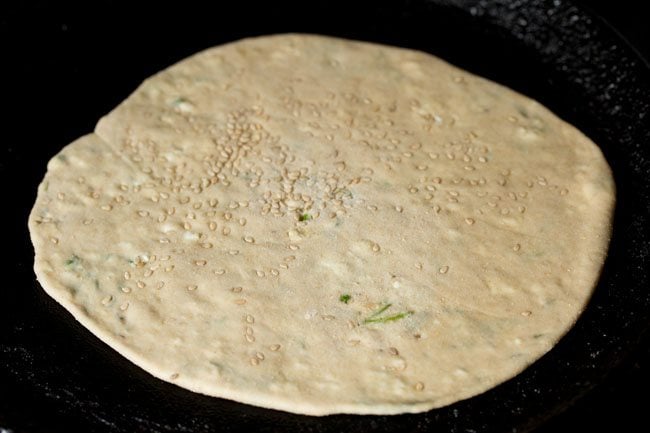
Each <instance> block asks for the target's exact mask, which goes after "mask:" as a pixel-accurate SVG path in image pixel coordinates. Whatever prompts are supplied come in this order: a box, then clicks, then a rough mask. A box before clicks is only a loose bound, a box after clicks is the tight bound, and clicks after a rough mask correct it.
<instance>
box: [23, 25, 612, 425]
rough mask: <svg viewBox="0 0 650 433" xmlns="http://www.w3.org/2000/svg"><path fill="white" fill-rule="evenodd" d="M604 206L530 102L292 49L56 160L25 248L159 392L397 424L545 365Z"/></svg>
mask: <svg viewBox="0 0 650 433" xmlns="http://www.w3.org/2000/svg"><path fill="white" fill-rule="evenodd" d="M614 198H615V191H614V182H613V179H612V175H611V172H610V169H609V167H608V165H607V163H606V161H605V159H604V158H603V155H602V154H601V152H600V150H599V148H598V147H597V146H596V145H595V144H594V143H593V142H591V141H590V140H589V139H588V138H586V137H585V136H584V135H583V134H582V133H580V132H579V131H578V130H576V129H575V128H574V127H572V126H571V125H569V124H567V123H565V122H563V121H562V120H560V119H559V118H558V117H556V116H555V115H554V114H552V113H551V112H550V111H549V110H548V109H546V108H544V107H543V106H541V105H540V104H539V103H537V102H535V101H533V100H531V99H529V98H527V97H524V96H522V95H520V94H518V93H516V92H513V91H511V90H509V89H507V88H505V87H503V86H501V85H498V84H495V83H493V82H491V81H488V80H486V79H483V78H480V77H477V76H475V75H472V74H470V73H468V72H465V71H463V70H460V69H458V68H456V67H453V66H451V65H449V64H447V63H445V62H444V61H442V60H440V59H438V58H436V57H433V56H431V55H429V54H425V53H422V52H417V51H413V50H407V49H401V48H395V47H388V46H381V45H376V44H370V43H363V42H355V41H348V40H342V39H336V38H329V37H322V36H312V35H296V34H290V35H276V36H266V37H260V38H251V39H244V40H241V41H237V42H234V43H230V44H227V45H223V46H218V47H215V48H211V49H208V50H206V51H203V52H201V53H198V54H196V55H194V56H192V57H190V58H188V59H185V60H183V61H181V62H180V63H177V64H175V65H173V66H171V67H169V68H168V69H165V70H164V71H162V72H160V73H158V74H156V75H154V76H153V77H151V78H149V79H147V80H146V81H144V83H143V84H142V85H141V86H140V87H138V89H137V90H136V91H135V92H134V93H133V94H131V95H130V96H129V97H128V98H127V99H126V100H125V101H124V102H123V103H121V104H120V105H119V106H117V107H116V108H115V109H114V110H113V111H112V112H110V113H109V114H108V115H107V116H105V117H103V118H102V119H101V120H100V121H99V123H98V124H97V126H96V128H95V131H94V133H91V134H88V135H86V136H83V137H81V138H79V139H78V140H76V141H74V142H73V143H71V144H69V145H68V146H66V147H65V148H64V149H63V150H62V151H61V152H60V153H59V154H58V155H56V156H55V157H54V158H53V159H52V160H51V161H50V162H49V164H48V167H47V174H46V175H45V178H44V180H43V182H42V183H41V185H40V186H39V189H38V197H37V199H36V202H35V204H34V208H33V210H32V213H31V215H30V218H29V229H30V234H31V238H32V242H33V244H34V249H35V254H36V257H35V264H34V268H35V272H36V275H37V277H38V280H39V281H40V283H41V284H42V286H43V288H44V289H45V291H46V292H47V293H48V294H49V295H51V296H52V297H53V298H54V299H56V300H57V301H58V302H59V303H61V304H62V305H63V306H64V307H65V308H66V309H67V310H68V311H70V313H72V314H73V315H74V317H75V318H76V319H77V320H79V321H80V322H81V323H82V324H83V325H84V326H85V327H87V328H88V329H89V330H90V331H91V332H92V333H94V334H96V335H97V336H98V337H99V338H100V339H102V340H103V341H105V342H106V343H107V344H108V345H110V346H111V347H113V348H114V349H115V350H117V351H118V352H119V353H121V354H122V355H124V356H125V357H126V358H128V359H129V360H131V361H132V362H134V363H135V364H137V365H138V366H140V367H142V368H143V369H145V370H146V371H148V372H149V373H151V374H152V375H154V376H156V377H158V378H160V379H162V380H165V381H169V382H173V383H175V384H177V385H179V386H181V387H184V388H187V389H190V390H193V391H196V392H199V393H204V394H208V395H212V396H217V397H223V398H228V399H232V400H236V401H240V402H244V403H249V404H253V405H258V406H263V407H267V408H274V409H280V410H284V411H290V412H296V413H301V414H311V415H325V414H332V413H358V414H395V413H402V412H421V411H426V410H429V409H432V408H437V407H441V406H444V405H448V404H450V403H453V402H456V401H458V400H461V399H466V398H469V397H472V396H475V395H477V394H480V393H482V392H485V391H486V390H488V389H490V388H492V387H494V386H495V385H497V384H499V383H501V382H503V381H505V380H508V379H510V378H512V377H513V376H515V375H516V374H518V373H519V372H521V371H522V370H523V369H525V368H526V367H527V366H528V365H530V364H531V363H532V362H534V361H535V360H536V359H538V358H539V357H540V356H542V355H543V354H544V353H546V352H547V351H548V350H550V349H551V348H552V347H553V345H554V344H555V343H556V342H557V341H558V340H559V339H560V338H561V337H562V336H563V335H564V334H565V332H566V331H567V330H568V329H569V328H570V327H571V326H572V324H573V323H574V322H575V320H576V319H577V317H578V315H579V314H580V312H581V311H582V310H583V309H584V306H585V305H586V303H587V301H588V300H589V297H590V295H591V293H592V291H593V289H594V287H595V285H596V282H597V279H598V276H599V273H600V269H601V267H602V264H603V261H604V258H605V256H606V251H607V246H608V242H609V236H610V231H611V216H612V209H613V204H614ZM54 362H56V361H55V360H54Z"/></svg>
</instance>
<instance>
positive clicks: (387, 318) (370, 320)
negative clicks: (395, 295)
mask: <svg viewBox="0 0 650 433" xmlns="http://www.w3.org/2000/svg"><path fill="white" fill-rule="evenodd" d="M392 305H393V304H386V305H384V306H383V307H381V308H380V309H379V310H377V311H375V312H374V313H372V314H371V315H370V317H368V318H366V319H364V321H363V324H364V325H365V324H368V323H386V322H394V321H396V320H400V319H404V318H405V317H408V316H410V315H411V314H413V311H404V312H401V313H397V314H393V315H392V316H382V317H380V315H381V313H383V312H384V311H386V310H388V309H389V308H390V307H391V306H392Z"/></svg>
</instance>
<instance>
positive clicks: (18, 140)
mask: <svg viewBox="0 0 650 433" xmlns="http://www.w3.org/2000/svg"><path fill="white" fill-rule="evenodd" d="M134 3H135V2H131V3H130V4H129V3H127V2H124V3H121V2H116V1H106V0H103V1H96V2H85V3H83V4H82V5H74V6H73V5H63V4H56V5H50V4H48V3H42V2H41V3H39V2H37V3H34V4H30V6H28V7H24V9H22V10H12V11H9V12H7V14H6V16H5V17H4V18H0V19H2V21H0V41H2V42H0V43H2V45H0V48H2V52H3V53H4V54H5V58H6V59H10V60H11V61H10V62H6V63H5V62H3V63H4V65H3V68H2V69H3V71H2V72H0V73H1V74H2V76H1V78H2V83H3V84H4V97H5V98H4V104H3V105H4V110H6V111H8V112H10V117H4V119H9V122H6V124H5V125H4V127H3V129H4V130H5V132H6V134H5V135H4V137H5V139H3V141H4V140H6V141H5V143H4V144H3V146H1V147H2V149H1V150H0V151H1V152H2V153H1V154H0V176H1V181H2V185H3V186H4V189H3V193H4V195H5V200H4V201H3V212H2V214H3V218H4V224H3V225H2V227H5V228H7V230H6V231H5V233H4V237H5V238H6V239H7V242H5V243H4V244H3V245H5V247H6V248H5V252H6V253H8V255H7V256H6V257H5V263H4V272H3V273H2V275H3V276H5V279H4V281H3V284H2V288H1V289H0V311H1V312H0V427H2V426H3V423H6V424H7V425H9V426H12V425H15V426H21V428H24V429H25V431H30V432H45V431H47V432H57V431H70V430H71V429H73V430H84V431H100V432H128V433H131V432H149V431H154V432H211V431H226V432H239V431H256V432H274V431H307V432H340V431H360V432H388V431H400V432H410V431H441V432H442V431H444V432H471V431H475V432H479V431H480V432H492V431H507V432H515V431H516V432H519V431H527V430H530V429H532V428H534V427H535V426H537V425H538V424H540V423H541V422H542V421H543V420H544V419H546V418H548V417H550V416H552V415H553V414H555V413H557V412H558V411H560V410H561V409H562V408H564V407H565V406H566V405H567V404H568V403H569V402H571V401H572V400H574V399H576V398H578V397H579V396H581V395H583V394H584V393H586V392H587V391H589V390H590V389H591V388H593V387H594V386H595V385H596V384H597V383H599V382H600V381H601V380H602V378H603V377H604V376H605V375H606V374H607V372H609V371H610V370H611V369H612V368H614V367H615V366H616V365H617V364H618V363H619V362H620V360H621V359H624V358H625V356H626V354H627V353H628V351H629V350H631V349H632V348H634V347H635V346H636V345H637V344H638V341H639V338H640V337H641V335H642V334H643V332H645V330H646V328H647V327H648V320H649V318H650V291H648V290H647V287H648V286H649V285H650V281H649V278H648V277H649V272H650V271H649V268H650V267H649V266H648V265H649V262H650V220H649V210H648V206H649V203H650V181H649V180H648V176H649V175H650V147H649V146H650V108H649V105H650V72H649V70H648V67H647V65H645V64H644V63H643V62H642V61H641V60H640V59H639V57H638V55H637V54H636V53H635V52H634V51H633V50H631V49H630V48H629V47H628V46H627V45H626V44H625V43H624V42H623V41H622V40H621V39H620V37H619V36H618V35H617V34H616V33H615V32H613V31H612V30H611V29H609V28H608V27H607V26H605V25H603V23H602V22H600V21H599V20H598V19H597V18H595V17H594V16H593V15H591V14H590V13H589V12H587V11H584V10H582V9H579V8H577V7H575V6H573V5H571V4H570V3H567V2H565V1H562V0H555V1H542V0H519V1H507V0H436V1H433V0H431V1H423V0H420V1H415V0H412V1H409V0H403V1H390V2H383V1H374V2H370V1H368V2H366V1H357V2H352V1H348V2H344V1H328V2H316V1H312V2H297V3H291V2H270V1H269V2H255V3H252V2H248V1H241V2H234V1H233V2H229V3H228V4H223V3H222V2H212V3H211V4H212V5H211V6H206V5H201V4H190V3H184V2H181V3H173V7H172V6H170V7H166V6H164V5H162V4H156V3H151V4H145V3H138V5H135V4H134ZM12 16H23V17H29V20H21V21H18V20H14V21H12V20H11V19H10V18H11V17H12ZM289 31H294V32H307V33H321V34H327V35H333V36H339V37H347V38H353V39H361V40H368V41H373V42H379V43H386V44H391V45H398V46H404V47H409V48H416V49H420V50H423V51H427V52H430V53H432V54H435V55H437V56H439V57H442V58H444V59H446V60H447V61H450V62H451V63H454V64H456V65H457V66H460V67H462V68H465V69H467V70H469V71H471V72H474V73H477V74H479V75H482V76H485V77H487V78H490V79H493V80H495V81H498V82H500V83H503V84H505V85H507V86H509V87H511V88H514V89H515V90H518V91H520V92H522V93H524V94H526V95H528V96H531V97H533V98H535V99H537V100H538V101H540V102H541V103H543V104H544V105H546V106H547V107H549V108H550V109H551V110H553V111H554V112H555V113H556V114H558V115H560V117H562V118H564V119H565V120H567V121H569V122H570V123H572V124H574V125H575V126H577V127H578V128H579V129H581V130H582V131H583V132H585V133H586V134H587V135H588V136H589V137H590V138H592V139H593V140H594V141H595V142H596V143H597V144H599V145H600V146H601V148H602V149H603V152H604V154H605V156H606V158H607V159H608V161H609V163H610V165H611V167H612V169H613V171H614V176H615V180H616V183H617V189H618V193H617V207H616V213H615V220H614V234H613V238H612V243H611V246H610V253H609V256H608V259H607V262H606V264H605V268H604V272H603V275H602V276H601V280H600V282H599V285H598V287H597V290H596V292H595V294H594V296H593V298H592V300H591V302H590V304H589V306H588V309H587V310H586V312H585V313H584V315H583V316H582V317H581V318H580V320H579V321H578V323H577V325H576V326H575V327H574V328H573V329H572V330H571V331H570V332H569V333H568V334H567V335H566V336H565V338H564V339H563V340H562V341H561V342H560V343H559V344H558V346H556V347H555V348H554V349H553V350H552V351H551V352H549V353H548V354H547V355H546V356H544V357H543V358H542V359H540V360H539V361H538V362H536V363H535V364H533V365H532V366H531V367H530V368H528V369H527V370H526V371H524V372H523V373H522V374H520V375H519V376H517V377H515V378H514V379H512V380H510V381H508V382H506V383H504V384H502V385H500V386H498V387H497V388H495V389H493V390H490V391H488V392H486V393H485V394H483V395H480V396H477V397H474V398H472V399H469V400H466V401H462V402H459V403H456V404H454V405H452V406H449V407H445V408H442V409H437V410H433V411H431V412H427V413H423V414H417V415H398V416H351V415H334V416H328V417H322V418H315V417H306V416H299V415H294V414H288V413H284V412H278V411H272V410H266V409H261V408H256V407H252V406H247V405H243V404H239V403H235V402H231V401H227V400H221V399H215V398H210V397H206V396H202V395H198V394H194V393H191V392H189V391H186V390H184V389H181V388H178V387H176V386H174V385H171V384H168V383H165V382H162V381H159V380H157V379H154V378H153V377H151V376H150V375H148V374H147V373H145V372H144V371H142V370H140V369H139V368H137V367H135V366H134V365H133V364H131V363H130V362H128V361H127V360H125V359H124V358H122V357H121V356H119V355H118V354H116V353H115V352H114V351H113V350H111V349H110V348H108V347H107V346H105V345H104V344H103V343H101V342H100V341H99V340H98V339H97V338H95V337H94V336H93V335H92V334H90V333H89V332H88V331H86V330H85V329H84V328H83V327H82V326H81V325H79V324H78V323H77V322H75V321H74V319H72V317H71V316H70V315H69V314H68V313H67V312H66V311H65V310H64V309H63V308H62V307H60V306H59V305H58V304H56V303H55V302H54V301H53V300H52V299H50V298H49V297H48V296H47V295H46V294H45V293H44V292H43V291H42V289H41V288H40V287H39V286H38V283H37V282H36V280H35V277H34V274H33V271H32V265H33V250H32V247H31V244H30V242H29V237H28V233H27V227H26V221H27V215H28V213H29V210H30V208H31V205H32V204H33V201H34V198H35V194H36V186H37V184H38V183H39V182H40V180H41V179H42V176H43V174H44V172H45V164H46V162H47V160H48V159H49V158H50V157H51V156H52V155H54V154H55V153H56V152H57V151H58V150H59V149H60V148H61V147H63V146H64V145H66V144H67V143H69V142H70V141H72V140H73V139H75V138H77V137H78V136H80V135H82V134H85V133H87V132H90V131H91V130H92V129H93V127H94V124H95V122H96V120H97V119H98V118H99V117H100V116H101V115H103V114H105V113H106V112H108V111H109V110H110V109H112V108H113V107H114V106H115V105H116V104H117V103H118V102H120V101H121V100H122V99H124V98H125V97H126V96H127V95H128V94H129V93H130V92H131V91H132V90H133V89H135V87H136V86H137V85H138V84H139V83H140V82H141V81H142V80H143V79H145V78H146V77H148V76H150V75H151V74H153V73H155V72H157V71H159V70H160V69H163V68H164V67H166V66H168V65H170V64H171V63H174V62H176V61H178V60H180V59H182V58H184V57H186V56H188V55H190V54H193V53H195V52H196V51H199V50H201V49H203V48H207V47H210V46H214V45H217V44H221V43H225V42H228V41H232V40H235V39H239V38H242V37H246V36H253V35H261V34H270V33H280V32H289ZM12 41H13V42H12ZM7 276H8V278H7ZM14 428H17V427H14ZM0 431H2V429H1V428H0Z"/></svg>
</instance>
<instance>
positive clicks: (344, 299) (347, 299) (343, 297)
mask: <svg viewBox="0 0 650 433" xmlns="http://www.w3.org/2000/svg"><path fill="white" fill-rule="evenodd" d="M350 299H352V296H350V295H348V294H347V293H344V294H342V295H341V296H339V301H341V302H343V303H344V304H347V303H348V302H350Z"/></svg>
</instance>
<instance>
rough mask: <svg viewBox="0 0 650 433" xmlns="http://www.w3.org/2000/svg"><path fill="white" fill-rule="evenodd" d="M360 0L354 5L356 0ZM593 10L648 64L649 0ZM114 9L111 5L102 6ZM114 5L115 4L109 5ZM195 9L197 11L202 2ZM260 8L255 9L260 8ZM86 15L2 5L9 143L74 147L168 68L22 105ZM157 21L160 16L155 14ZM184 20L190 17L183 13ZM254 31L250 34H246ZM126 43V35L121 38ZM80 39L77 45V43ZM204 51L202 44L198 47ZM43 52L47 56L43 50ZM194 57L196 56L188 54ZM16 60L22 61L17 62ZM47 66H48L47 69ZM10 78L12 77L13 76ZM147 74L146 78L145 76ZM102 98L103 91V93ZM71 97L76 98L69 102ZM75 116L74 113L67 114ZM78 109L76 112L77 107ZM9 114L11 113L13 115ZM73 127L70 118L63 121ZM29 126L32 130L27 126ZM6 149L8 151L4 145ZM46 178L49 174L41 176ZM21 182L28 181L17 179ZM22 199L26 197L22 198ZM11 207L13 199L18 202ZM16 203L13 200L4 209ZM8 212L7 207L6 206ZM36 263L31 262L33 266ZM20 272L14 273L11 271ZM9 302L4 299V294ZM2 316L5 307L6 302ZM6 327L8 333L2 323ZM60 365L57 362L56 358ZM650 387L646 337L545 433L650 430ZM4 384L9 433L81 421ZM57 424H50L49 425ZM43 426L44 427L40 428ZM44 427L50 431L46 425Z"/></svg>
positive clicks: (153, 43)
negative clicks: (35, 135)
mask: <svg viewBox="0 0 650 433" xmlns="http://www.w3.org/2000/svg"><path fill="white" fill-rule="evenodd" d="M350 1H353V0H350ZM577 3H579V4H581V5H583V6H584V7H586V8H589V9H591V10H593V11H595V12H596V13H597V14H598V15H600V16H601V17H604V18H605V20H606V21H607V22H608V23H609V24H610V25H612V26H613V27H615V28H616V29H617V31H618V32H619V33H620V34H621V35H622V36H623V37H624V38H626V39H627V40H628V41H629V42H630V43H631V44H632V45H633V46H634V47H636V49H637V50H638V51H639V52H640V53H641V55H643V56H645V58H646V59H648V58H650V31H649V29H650V25H649V24H648V17H649V15H648V13H647V12H646V11H645V10H642V5H643V3H644V2H640V1H639V2H637V1H631V0H629V1H625V0H618V1H616V0H615V1H592V2H589V1H580V2H577ZM102 4H104V5H105V4H107V2H102ZM108 4H109V5H110V2H108ZM161 7H172V8H182V7H183V3H182V2H177V3H173V4H170V6H166V5H164V4H161ZM194 7H197V6H196V5H195V4H194ZM252 8H253V9H254V7H252ZM79 9H80V10H82V11H86V12H87V13H88V24H87V25H88V26H92V21H93V20H101V19H102V16H103V14H104V12H106V13H108V14H109V15H111V16H115V15H116V13H115V11H110V13H109V11H102V10H101V9H96V8H95V9H93V8H90V7H89V6H87V5H85V6H84V5H81V6H79ZM79 13H80V12H79V10H78V9H77V8H76V7H75V6H70V5H67V6H65V7H61V8H58V7H54V6H52V3H51V2H39V1H35V2H25V3H22V4H20V5H15V4H10V5H2V6H0V48H1V53H2V55H3V57H4V58H3V60H2V61H1V62H0V67H1V68H3V69H4V71H2V74H3V75H2V76H3V77H5V76H6V77H8V78H7V79H4V80H2V86H3V94H4V98H3V101H2V111H3V112H5V115H3V116H2V119H3V120H2V124H0V127H2V129H3V133H5V132H6V134H5V136H6V137H9V138H8V140H10V141H14V142H18V141H19V140H20V138H21V137H25V136H29V134H30V133H31V132H33V131H30V130H29V128H35V129H37V130H39V132H40V136H47V135H48V134H47V133H44V132H43V130H51V134H50V136H51V139H52V140H53V141H56V142H57V143H67V142H69V141H71V140H72V139H74V138H76V137H77V136H79V135H80V134H81V133H83V132H87V131H90V130H92V127H93V126H94V125H93V123H94V120H95V119H96V118H98V117H99V116H100V115H102V114H103V113H105V112H107V111H108V110H109V109H110V108H112V107H113V106H114V105H116V104H117V103H118V102H119V101H120V100H122V99H123V98H124V97H125V96H126V95H127V94H128V93H129V92H130V90H131V89H132V88H134V87H135V86H136V85H137V84H138V83H139V81H140V80H141V79H142V77H144V76H147V75H149V74H150V73H153V72H155V71H157V70H159V69H161V68H163V67H165V66H167V65H166V64H155V63H152V64H151V65H149V67H148V68H149V70H147V71H142V70H139V71H137V72H136V73H134V72H133V71H130V70H129V65H128V64H127V65H124V69H123V74H121V75H120V74H117V75H116V76H115V82H112V83H94V82H88V81H82V82H78V83H77V84H78V85H77V86H75V81H74V80H71V79H68V80H65V79H64V80H61V82H62V83H65V84H64V85H65V86H68V87H64V88H60V89H56V91H55V92H53V94H55V95H56V97H57V98H58V99H57V100H55V101H51V100H47V101H45V100H42V101H41V100H38V99H32V98H31V94H30V93H29V92H25V94H27V95H30V98H29V99H28V100H21V99H20V95H21V94H22V92H21V91H20V90H21V89H23V88H25V87H26V86H35V85H37V84H36V81H37V80H38V79H39V77H45V76H46V75H48V74H55V75H56V74H60V73H61V71H60V70H50V69H44V68H56V65H57V64H58V63H59V62H66V61H68V60H69V59H66V58H65V57H62V58H60V59H57V58H56V56H57V53H52V52H48V51H47V49H48V47H49V46H54V45H56V44H57V43H70V44H79V43H83V41H81V42H79V41H74V39H73V38H74V37H75V34H76V32H77V31H78V29H77V28H75V27H74V26H73V25H72V24H71V22H73V21H74V20H70V19H68V15H75V16H76V15H77V14H79ZM123 13H124V14H128V13H129V10H128V8H125V9H124V10H123ZM151 19H155V17H153V16H152V17H151ZM179 19H183V17H182V16H179ZM223 19H228V18H227V17H223V16H215V17H214V22H215V25H216V26H218V25H219V20H223ZM119 30H120V29H119V26H118V27H117V28H115V29H114V31H115V32H116V34H118V35H119ZM245 32H246V29H242V35H244V34H245ZM117 37H118V38H119V36H117ZM39 38H52V39H53V40H43V39H41V40H39ZM73 41H74V42H73ZM166 42H167V41H164V40H163V41H160V40H154V39H153V36H152V39H146V38H145V39H143V40H140V41H136V43H137V44H140V46H139V48H140V49H141V50H142V55H143V56H147V51H148V50H154V51H157V52H160V51H161V50H162V49H163V48H161V47H162V46H164V44H165V43H166ZM196 48H197V49H199V48H202V47H196ZM99 49H101V50H104V51H105V52H104V53H100V56H99V57H102V54H103V57H104V59H105V61H106V62H111V61H114V60H112V59H115V58H119V55H120V53H119V52H115V51H112V50H111V46H110V45H106V46H102V47H100V48H99ZM40 50H43V51H40ZM186 54H189V52H188V53H186ZM41 56H42V57H44V58H46V59H48V61H47V62H40V61H39V57H41ZM182 57H183V56H179V55H177V53H171V52H170V54H169V58H170V60H172V59H173V60H177V59H180V58H182ZM12 61H13V62H16V63H17V64H13V63H12ZM99 67H101V62H97V63H95V64H92V65H89V66H88V68H89V70H88V71H83V70H81V71H79V70H76V71H72V72H73V73H76V74H81V75H83V73H84V72H88V73H92V68H99ZM10 68H15V70H14V71H11V72H12V73H8V74H7V71H6V69H10ZM42 68H43V69H42ZM5 74H6V75H5ZM141 75H142V76H141ZM98 86H99V87H100V88H101V87H102V86H105V87H115V88H120V89H123V94H120V93H115V94H110V95H108V96H107V95H105V94H104V96H103V97H102V100H101V103H97V104H89V105H88V106H89V108H88V109H89V110H94V111H93V112H89V113H86V115H85V116H82V117H81V118H82V119H85V120H83V121H84V122H86V123H82V124H81V125H80V124H79V121H78V120H77V119H72V120H71V121H70V122H69V123H67V126H66V125H62V124H60V123H56V124H54V123H53V122H61V119H59V118H58V117H56V116H52V115H51V113H50V112H51V111H52V110H56V107H57V106H61V107H66V106H67V104H71V103H72V102H71V101H75V102H74V103H79V102H83V101H84V100H85V99H84V97H85V98H86V99H88V98H92V96H89V95H85V96H84V92H88V93H90V92H92V91H93V89H95V88H97V87H98ZM99 93H100V94H101V91H100V92H99ZM66 95H69V98H68V97H66ZM67 111H70V110H67ZM71 111H72V112H74V111H75V110H71ZM77 111H83V108H78V109H77ZM7 113H8V114H7ZM19 118H22V119H38V120H37V121H35V122H30V123H28V122H23V121H20V120H18V119H19ZM63 122H65V119H63ZM27 125H29V126H27ZM0 146H5V145H4V144H2V145H0ZM6 150H7V152H6V153H3V155H4V154H7V155H8V157H9V158H7V159H5V160H2V161H0V169H3V168H5V167H6V166H7V165H9V164H12V163H13V162H14V161H12V160H11V157H12V152H13V150H12V148H11V147H9V148H6ZM28 156H29V155H25V154H24V153H17V154H16V158H26V157H28ZM47 157H48V156H45V155H39V156H38V158H41V159H43V158H47ZM44 162H45V160H38V161H36V162H35V163H34V164H33V167H34V169H33V170H34V172H33V173H25V176H27V177H33V176H36V177H38V176H39V173H40V172H41V171H42V168H43V166H44ZM41 174H42V173H41ZM17 181H20V180H17ZM18 200H20V199H18ZM10 202H11V201H10ZM7 205H10V203H7V204H5V205H4V206H7ZM5 209H6V208H5ZM11 224H13V225H12V227H19V226H20V227H22V225H24V221H19V220H15V221H12V222H11ZM29 266H31V264H29ZM11 271H12V270H9V272H11ZM20 271H22V272H29V271H30V270H29V269H21V270H20ZM0 300H1V297H0ZM0 311H2V305H1V304H0ZM0 314H2V315H3V316H7V315H9V316H10V315H11V312H2V313H0ZM2 320H3V317H0V325H1V324H2ZM0 329H3V328H2V327H1V326H0ZM53 362H55V361H54V360H53ZM648 389H650V338H649V337H648V335H646V336H645V337H644V338H643V341H642V343H641V344H639V345H638V347H637V348H636V349H634V350H633V352H632V354H631V355H630V356H629V357H628V358H627V359H626V360H624V361H623V363H622V364H621V365H620V366H619V367H618V368H617V369H615V370H613V371H612V372H611V374H610V375H609V376H608V377H607V378H606V379H605V380H604V381H603V382H602V383H601V384H600V385H599V386H597V387H596V388H595V390H593V391H592V392H590V393H589V394H588V395H587V396H585V397H583V398H582V399H580V400H578V401H577V402H575V403H574V404H573V405H572V406H571V407H569V408H568V409H567V410H566V411H565V412H564V413H563V414H561V415H558V416H556V417H554V418H553V419H552V420H550V421H548V422H547V423H546V424H545V425H543V426H542V427H541V428H539V429H538V432H540V433H552V432H558V433H563V432H573V431H575V430H578V431H588V430H591V431H603V430H604V431H624V432H635V431H646V430H648V429H649V428H650V422H649V421H648V419H647V415H648V413H647V412H648V409H650V399H648V398H647V397H646V396H645V392H646V390H648ZM3 391H4V390H3V388H2V382H0V433H5V432H4V431H3V430H2V429H3V428H4V429H7V430H9V431H11V432H13V433H32V432H48V431H64V430H65V429H64V428H62V427H63V426H64V425H66V424H69V425H76V423H77V422H78V421H77V420H74V419H67V418H66V417H67V416H68V415H62V414H60V413H58V412H57V411H56V410H54V409H52V408H45V407H43V408H39V409H36V410H34V409H33V408H30V406H38V405H39V403H40V402H41V401H42V396H35V395H30V394H29V393H28V392H26V393H24V394H20V393H15V394H12V395H11V396H8V395H4V394H3ZM16 411H24V413H28V412H30V411H31V413H32V416H33V417H34V418H35V419H36V418H40V419H42V420H48V421H44V422H39V423H37V424H36V423H35V424H34V425H33V426H32V427H30V428H27V429H25V427H24V423H22V421H16V420H20V419H24V417H22V416H21V417H16V416H13V415H12V413H15V412H16ZM48 424H49V427H48ZM36 425H39V426H41V427H35V426H36ZM43 426H44V427H43Z"/></svg>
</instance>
